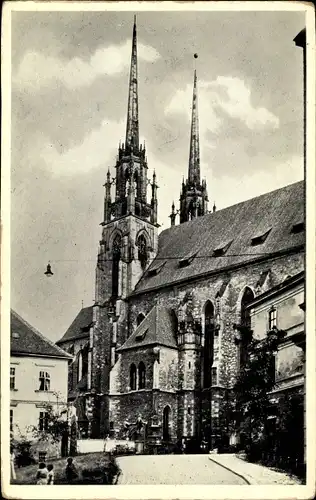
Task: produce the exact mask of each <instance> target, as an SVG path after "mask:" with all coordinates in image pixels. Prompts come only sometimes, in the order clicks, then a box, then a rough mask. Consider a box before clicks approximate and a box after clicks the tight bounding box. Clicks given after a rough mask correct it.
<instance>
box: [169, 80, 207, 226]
mask: <svg viewBox="0 0 316 500" xmlns="http://www.w3.org/2000/svg"><path fill="white" fill-rule="evenodd" d="M207 202H208V195H207V189H206V181H205V180H202V183H201V172H200V138H199V114H198V92H197V77H196V70H195V71H194V81H193V99H192V118H191V137H190V153H189V168H188V178H187V180H186V181H185V182H184V180H183V181H182V191H181V194H180V211H179V212H180V224H181V223H182V222H186V221H188V220H192V219H194V218H195V217H199V216H201V215H205V214H207ZM170 219H171V225H172V226H173V225H174V224H175V219H176V212H175V206H174V203H173V204H172V209H171V214H170Z"/></svg>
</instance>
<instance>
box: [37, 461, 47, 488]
mask: <svg viewBox="0 0 316 500" xmlns="http://www.w3.org/2000/svg"><path fill="white" fill-rule="evenodd" d="M47 480H48V470H47V468H46V465H45V464H44V462H41V463H40V464H39V466H38V471H37V474H36V484H47Z"/></svg>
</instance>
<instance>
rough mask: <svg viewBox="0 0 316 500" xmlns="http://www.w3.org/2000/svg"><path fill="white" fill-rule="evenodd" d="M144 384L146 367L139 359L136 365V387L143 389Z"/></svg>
mask: <svg viewBox="0 0 316 500" xmlns="http://www.w3.org/2000/svg"><path fill="white" fill-rule="evenodd" d="M145 385H146V368H145V365H144V363H143V362H142V361H141V362H140V363H139V365H138V389H145Z"/></svg>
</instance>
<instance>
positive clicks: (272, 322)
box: [269, 307, 277, 330]
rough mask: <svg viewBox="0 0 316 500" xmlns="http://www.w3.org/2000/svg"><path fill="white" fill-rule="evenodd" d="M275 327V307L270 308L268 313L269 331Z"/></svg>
mask: <svg viewBox="0 0 316 500" xmlns="http://www.w3.org/2000/svg"><path fill="white" fill-rule="evenodd" d="M276 326H277V313H276V309H275V307H272V308H271V309H270V311H269V330H272V328H274V327H276Z"/></svg>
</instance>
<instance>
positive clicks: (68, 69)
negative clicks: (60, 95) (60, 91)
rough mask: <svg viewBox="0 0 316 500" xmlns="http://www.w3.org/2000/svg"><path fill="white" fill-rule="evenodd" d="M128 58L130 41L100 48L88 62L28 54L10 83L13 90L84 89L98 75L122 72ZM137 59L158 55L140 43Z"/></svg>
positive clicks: (157, 56) (154, 50)
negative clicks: (59, 85) (49, 87)
mask: <svg viewBox="0 0 316 500" xmlns="http://www.w3.org/2000/svg"><path fill="white" fill-rule="evenodd" d="M130 56H131V40H127V41H126V42H125V43H124V44H122V45H110V46H109V47H103V48H99V49H97V50H96V51H95V52H94V54H93V55H92V56H91V58H90V60H89V61H84V60H83V59H81V58H80V57H75V58H73V59H71V60H69V61H67V60H65V59H61V58H58V57H52V56H47V55H44V54H42V53H39V52H34V51H30V52H27V53H26V54H25V55H24V57H23V59H22V60H21V62H20V65H19V67H18V69H17V71H16V73H15V74H13V78H12V80H13V83H14V85H15V86H16V87H18V88H28V89H29V90H33V91H36V90H37V89H39V88H41V87H46V86H48V85H52V84H53V85H54V84H57V83H61V84H62V85H64V86H65V87H66V88H68V89H75V88H80V87H85V86H88V85H91V84H92V82H93V81H94V80H95V79H96V78H98V77H99V76H102V75H109V76H113V75H116V74H119V73H121V72H122V71H124V70H125V68H126V67H128V66H129V64H130ZM138 58H139V59H140V60H143V61H145V62H151V63H152V62H155V61H156V60H157V59H159V58H160V54H159V52H157V50H156V49H154V48H153V47H151V46H149V45H144V44H141V43H139V44H138Z"/></svg>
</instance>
